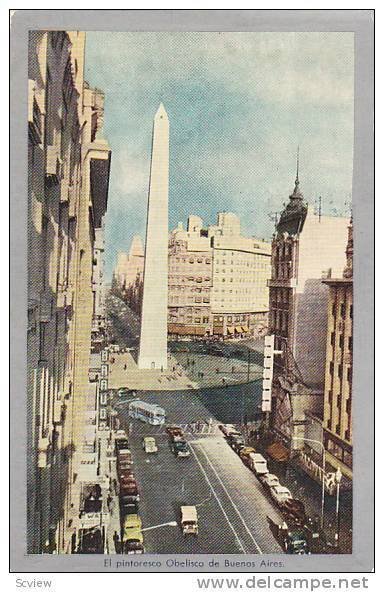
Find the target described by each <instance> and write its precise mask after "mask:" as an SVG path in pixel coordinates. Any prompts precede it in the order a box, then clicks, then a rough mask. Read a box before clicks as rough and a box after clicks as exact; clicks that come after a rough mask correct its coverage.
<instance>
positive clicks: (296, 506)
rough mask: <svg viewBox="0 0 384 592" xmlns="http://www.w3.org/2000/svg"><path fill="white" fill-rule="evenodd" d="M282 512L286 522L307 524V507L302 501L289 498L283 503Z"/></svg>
mask: <svg viewBox="0 0 384 592" xmlns="http://www.w3.org/2000/svg"><path fill="white" fill-rule="evenodd" d="M280 510H281V513H282V514H283V516H284V518H285V520H286V521H292V522H295V523H296V524H298V523H301V524H305V522H306V512H305V506H304V504H303V502H302V501H301V500H298V499H293V498H288V499H287V500H285V502H283V503H282V505H281V506H280Z"/></svg>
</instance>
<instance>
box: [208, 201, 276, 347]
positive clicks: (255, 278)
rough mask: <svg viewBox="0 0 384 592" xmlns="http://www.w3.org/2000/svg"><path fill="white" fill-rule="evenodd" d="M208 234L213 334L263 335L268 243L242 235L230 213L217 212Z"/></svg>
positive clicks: (266, 298)
mask: <svg viewBox="0 0 384 592" xmlns="http://www.w3.org/2000/svg"><path fill="white" fill-rule="evenodd" d="M208 237H209V238H210V240H211V244H212V248H213V288H212V300H211V311H212V316H213V327H212V330H213V334H214V335H223V336H236V335H238V336H250V335H262V334H263V333H265V331H266V330H267V327H268V307H269V294H268V286H267V280H268V279H269V278H270V270H271V245H270V243H267V242H265V241H263V240H259V239H255V238H253V237H251V238H249V237H245V236H242V235H241V228H240V220H239V218H238V217H237V216H236V215H235V214H232V213H230V212H223V213H220V214H219V215H218V222H217V225H215V226H209V227H208Z"/></svg>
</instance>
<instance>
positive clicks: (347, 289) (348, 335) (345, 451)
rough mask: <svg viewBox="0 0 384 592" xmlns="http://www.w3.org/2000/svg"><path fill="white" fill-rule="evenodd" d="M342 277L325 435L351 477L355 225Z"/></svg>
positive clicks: (334, 292) (332, 295)
mask: <svg viewBox="0 0 384 592" xmlns="http://www.w3.org/2000/svg"><path fill="white" fill-rule="evenodd" d="M346 254H347V265H346V267H345V270H344V274H343V277H341V278H330V279H327V280H324V283H325V284H326V286H328V289H329V299H328V332H327V352H326V363H325V384H324V420H323V429H324V433H323V437H324V446H325V450H326V458H327V461H328V462H329V464H330V465H332V466H333V467H335V468H336V469H337V468H338V467H340V470H341V472H342V473H343V475H344V476H345V477H347V478H348V479H352V452H353V448H352V368H353V228H352V223H351V224H350V226H349V232H348V244H347V251H346Z"/></svg>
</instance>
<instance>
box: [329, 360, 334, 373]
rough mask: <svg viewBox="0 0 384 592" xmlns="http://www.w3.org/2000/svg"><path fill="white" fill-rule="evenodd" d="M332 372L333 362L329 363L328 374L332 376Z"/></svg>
mask: <svg viewBox="0 0 384 592" xmlns="http://www.w3.org/2000/svg"><path fill="white" fill-rule="evenodd" d="M333 370H334V364H333V362H329V373H330V374H333Z"/></svg>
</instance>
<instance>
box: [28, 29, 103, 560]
mask: <svg viewBox="0 0 384 592" xmlns="http://www.w3.org/2000/svg"><path fill="white" fill-rule="evenodd" d="M84 45H85V34H84V33H82V32H65V31H49V32H48V31H32V32H31V33H30V38H29V64H28V77H29V87H28V92H29V95H28V393H27V397H28V454H27V459H28V460H27V489H28V504H27V509H28V510H27V550H28V552H29V553H50V552H58V553H61V552H71V549H72V550H73V548H72V544H73V537H74V536H75V534H76V532H75V531H76V515H78V507H76V488H77V483H78V482H79V479H80V478H81V464H82V459H81V452H82V442H83V437H84V433H85V430H86V426H85V424H84V410H85V408H87V407H88V406H89V400H88V366H89V353H90V340H91V324H92V311H93V307H92V302H93V299H92V258H93V249H94V241H95V232H96V230H97V229H98V228H101V224H102V218H103V215H104V213H105V210H106V205H107V191H108V181H109V162H110V150H109V147H108V144H107V143H106V142H105V140H103V139H102V138H101V123H102V113H103V95H102V93H101V92H100V91H98V90H92V89H89V88H88V86H87V85H86V83H85V82H84Z"/></svg>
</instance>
